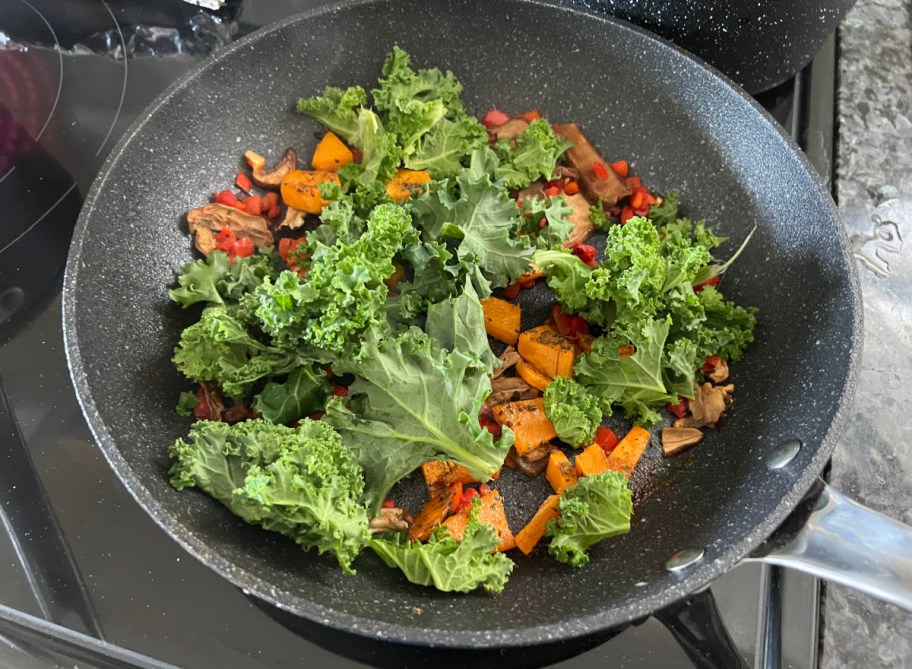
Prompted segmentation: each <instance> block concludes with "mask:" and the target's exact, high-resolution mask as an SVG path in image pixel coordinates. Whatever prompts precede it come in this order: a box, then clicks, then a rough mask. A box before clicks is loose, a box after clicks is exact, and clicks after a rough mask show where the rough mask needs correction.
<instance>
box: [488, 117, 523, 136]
mask: <svg viewBox="0 0 912 669" xmlns="http://www.w3.org/2000/svg"><path fill="white" fill-rule="evenodd" d="M528 127H529V121H528V119H524V118H523V117H521V116H517V117H515V118H511V119H510V120H509V121H507V122H506V123H503V124H501V125H497V126H494V127H493V128H488V138H489V139H490V140H491V141H492V142H496V141H498V140H501V139H516V138H517V137H519V136H520V135H521V134H523V132H524V131H525V129H526V128H528Z"/></svg>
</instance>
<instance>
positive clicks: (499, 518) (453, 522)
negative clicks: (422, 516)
mask: <svg viewBox="0 0 912 669" xmlns="http://www.w3.org/2000/svg"><path fill="white" fill-rule="evenodd" d="M471 510H472V509H471V507H469V508H467V509H465V510H463V511H460V512H459V513H457V514H455V515H453V516H450V517H449V518H447V519H446V520H445V521H443V524H444V526H445V527H446V528H447V529H448V530H449V531H450V535H451V536H452V537H453V538H454V539H456V541H462V537H463V536H465V529H466V525H468V524H469V513H470V512H471ZM478 522H479V523H483V524H485V525H491V526H492V527H493V528H494V529H495V530H497V536H498V537H500V543H499V544H498V545H497V550H498V551H500V552H503V551H508V550H510V549H511V548H515V547H516V540H515V539H514V537H513V532H512V531H511V530H510V525H509V524H508V523H507V512H506V511H504V505H503V497H501V496H500V492H499V491H497V490H492V491H491V492H489V493H487V494H484V495H482V496H481V508H480V509H479V510H478Z"/></svg>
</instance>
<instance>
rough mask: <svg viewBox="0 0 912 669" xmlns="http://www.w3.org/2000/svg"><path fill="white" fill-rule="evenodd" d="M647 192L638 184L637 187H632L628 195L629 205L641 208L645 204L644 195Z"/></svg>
mask: <svg viewBox="0 0 912 669" xmlns="http://www.w3.org/2000/svg"><path fill="white" fill-rule="evenodd" d="M647 195H649V193H648V192H647V191H646V189H645V188H643V187H642V186H640V187H639V188H634V189H633V193H632V194H631V195H630V206H631V207H633V208H634V209H635V210H636V209H642V208H643V207H645V206H646V202H647V200H646V196H647Z"/></svg>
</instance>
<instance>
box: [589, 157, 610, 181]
mask: <svg viewBox="0 0 912 669" xmlns="http://www.w3.org/2000/svg"><path fill="white" fill-rule="evenodd" d="M592 170H593V171H594V172H595V176H596V177H598V178H599V179H607V178H608V177H609V174H608V168H607V167H605V166H604V165H602V164H601V163H600V162H598V161H596V162H594V163H592Z"/></svg>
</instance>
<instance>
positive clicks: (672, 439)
mask: <svg viewBox="0 0 912 669" xmlns="http://www.w3.org/2000/svg"><path fill="white" fill-rule="evenodd" d="M702 439H703V432H701V431H700V430H698V429H697V428H695V427H663V428H662V452H663V453H664V454H665V456H666V457H667V456H670V455H675V454H677V453H680V452H681V451H683V450H684V449H685V448H687V447H688V446H693V445H694V444H698V443H700V441H701V440H702Z"/></svg>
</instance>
